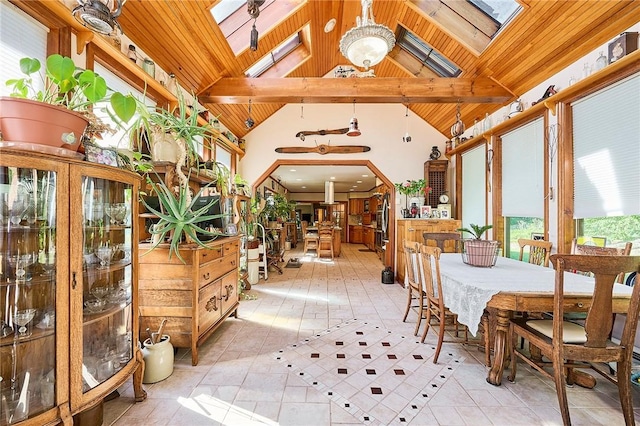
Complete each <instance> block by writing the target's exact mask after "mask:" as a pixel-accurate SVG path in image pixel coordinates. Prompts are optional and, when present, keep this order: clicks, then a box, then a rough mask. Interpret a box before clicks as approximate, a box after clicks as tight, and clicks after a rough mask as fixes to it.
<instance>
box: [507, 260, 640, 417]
mask: <svg viewBox="0 0 640 426" xmlns="http://www.w3.org/2000/svg"><path fill="white" fill-rule="evenodd" d="M551 263H552V264H553V265H554V266H555V269H556V273H555V293H554V297H553V319H551V320H531V319H527V318H514V319H512V320H511V323H510V324H511V325H510V327H511V334H512V339H511V348H510V349H511V360H512V361H511V374H510V375H509V376H508V379H509V380H510V381H512V382H513V381H514V380H515V377H516V370H517V367H516V366H517V360H518V359H521V360H523V361H524V362H526V363H527V364H529V365H530V366H531V367H533V368H535V369H536V370H538V371H539V372H540V373H542V374H543V375H545V376H547V377H549V378H551V379H553V380H554V382H555V386H556V393H557V396H558V404H559V406H560V411H561V413H562V420H563V422H564V424H565V425H569V424H571V419H570V416H569V407H568V405H567V395H566V389H565V386H566V384H567V383H569V384H571V383H572V380H573V379H572V377H573V369H574V368H592V369H594V370H595V371H597V372H598V373H600V374H601V375H603V376H604V377H605V378H607V379H609V380H611V381H612V382H613V383H616V384H617V385H618V393H619V396H620V403H621V405H622V413H623V415H624V419H625V423H626V424H627V425H635V420H634V414H633V405H632V398H631V383H630V376H631V360H632V356H633V343H634V339H635V335H636V327H637V324H638V313H639V311H640V286H634V288H633V293H632V295H631V299H630V303H629V309H628V311H627V315H626V322H625V324H624V329H623V332H622V337H621V339H620V343H619V344H615V343H613V342H612V341H611V340H609V338H608V337H609V334H610V331H611V328H612V326H613V318H612V313H613V312H612V293H613V288H614V284H615V281H616V277H617V276H618V274H619V273H620V272H621V271H623V272H633V271H637V272H640V256H593V255H571V254H554V255H552V256H551ZM572 270H579V271H589V272H591V273H592V274H593V275H594V277H595V279H594V282H595V285H594V287H593V289H590V288H589V286H588V285H587V286H586V288H585V289H584V290H585V291H587V292H588V291H593V298H592V303H591V306H590V308H589V310H588V312H587V319H586V321H585V324H584V327H583V326H580V325H578V324H575V323H573V322H569V321H565V320H563V314H564V308H565V300H564V280H565V272H570V271H572ZM519 336H521V337H524V338H525V339H527V340H529V341H530V342H531V343H532V344H533V345H535V346H536V347H537V348H539V349H540V351H541V352H542V355H544V356H546V357H547V358H549V359H550V360H551V363H548V362H546V363H545V362H542V361H541V360H540V359H536V360H532V359H530V358H529V357H528V356H526V354H524V353H522V352H520V351H517V350H516V343H515V342H517V341H518V337H519ZM609 362H616V363H617V374H616V375H612V374H611V373H610V372H608V371H607V367H608V364H606V363H609ZM603 363H605V364H603ZM549 365H551V367H552V369H553V371H552V373H549V372H547V371H546V370H545V369H544V367H548V366H549ZM565 373H566V377H565Z"/></svg>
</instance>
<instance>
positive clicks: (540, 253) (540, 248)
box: [518, 238, 553, 268]
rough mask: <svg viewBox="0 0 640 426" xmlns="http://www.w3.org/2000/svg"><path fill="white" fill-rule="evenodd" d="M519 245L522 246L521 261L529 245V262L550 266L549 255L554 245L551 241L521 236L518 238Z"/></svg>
mask: <svg viewBox="0 0 640 426" xmlns="http://www.w3.org/2000/svg"><path fill="white" fill-rule="evenodd" d="M518 245H519V246H520V257H519V260H520V261H522V259H523V258H524V253H525V249H526V248H527V247H528V248H529V250H528V251H529V263H531V264H534V265H539V266H544V267H545V268H546V267H548V266H549V256H550V255H551V247H552V246H553V243H552V242H551V241H544V240H529V239H526V238H520V239H518Z"/></svg>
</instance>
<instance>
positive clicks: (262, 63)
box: [245, 33, 302, 77]
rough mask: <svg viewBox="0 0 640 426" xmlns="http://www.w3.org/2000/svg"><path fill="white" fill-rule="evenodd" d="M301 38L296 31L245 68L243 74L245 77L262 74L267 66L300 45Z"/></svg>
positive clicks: (272, 64) (269, 66)
mask: <svg viewBox="0 0 640 426" xmlns="http://www.w3.org/2000/svg"><path fill="white" fill-rule="evenodd" d="M301 43H302V40H301V39H300V33H296V34H294V35H293V36H291V37H289V38H288V39H287V40H285V41H284V42H283V43H282V44H280V45H279V46H278V47H276V48H275V49H273V51H271V52H270V53H269V54H268V55H266V56H265V57H264V58H262V59H260V60H259V61H258V62H256V63H255V64H254V65H253V66H252V67H251V68H249V69H248V70H247V72H246V73H245V75H246V76H247V77H259V76H260V75H262V74H264V72H265V71H267V70H268V69H269V68H271V67H272V66H274V65H275V64H276V63H278V61H280V60H282V59H283V58H284V57H285V56H287V55H288V54H289V53H291V52H292V51H293V50H294V49H295V48H296V47H298V46H300V44H301Z"/></svg>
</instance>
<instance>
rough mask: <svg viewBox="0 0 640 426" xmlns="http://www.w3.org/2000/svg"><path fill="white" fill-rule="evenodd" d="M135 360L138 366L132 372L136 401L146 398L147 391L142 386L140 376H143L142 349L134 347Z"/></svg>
mask: <svg viewBox="0 0 640 426" xmlns="http://www.w3.org/2000/svg"><path fill="white" fill-rule="evenodd" d="M135 352H136V354H135V356H136V360H137V361H138V368H136V371H134V372H133V393H134V395H135V400H136V402H141V401H144V400H145V399H147V392H146V391H145V390H144V389H143V388H142V378H143V376H144V358H143V356H142V351H141V350H140V349H136V351H135Z"/></svg>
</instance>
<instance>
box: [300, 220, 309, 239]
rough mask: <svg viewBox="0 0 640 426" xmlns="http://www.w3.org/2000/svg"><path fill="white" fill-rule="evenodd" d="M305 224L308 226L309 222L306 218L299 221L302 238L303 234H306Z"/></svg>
mask: <svg viewBox="0 0 640 426" xmlns="http://www.w3.org/2000/svg"><path fill="white" fill-rule="evenodd" d="M307 226H309V222H307V221H306V220H303V221H302V222H300V227H301V229H302V238H304V236H305V235H306V234H307Z"/></svg>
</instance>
